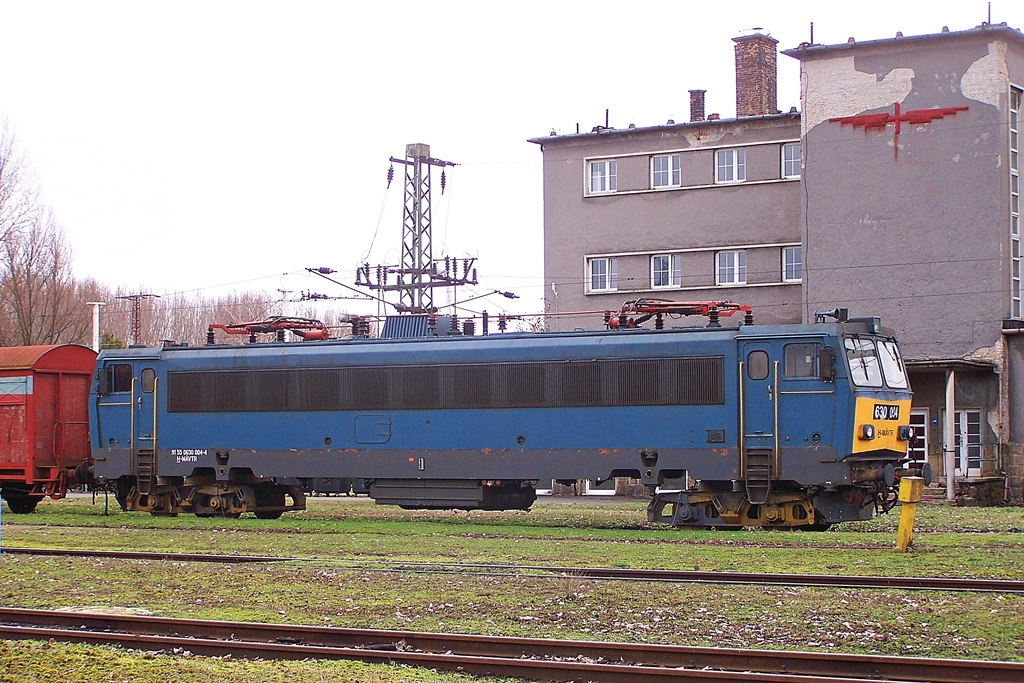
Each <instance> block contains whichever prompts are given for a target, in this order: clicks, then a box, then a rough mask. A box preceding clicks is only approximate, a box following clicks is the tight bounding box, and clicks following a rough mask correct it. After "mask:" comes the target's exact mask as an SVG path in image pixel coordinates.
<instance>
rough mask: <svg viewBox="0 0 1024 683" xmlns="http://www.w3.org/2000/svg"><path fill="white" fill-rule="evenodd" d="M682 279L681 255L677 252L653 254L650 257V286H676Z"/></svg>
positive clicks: (657, 287)
mask: <svg viewBox="0 0 1024 683" xmlns="http://www.w3.org/2000/svg"><path fill="white" fill-rule="evenodd" d="M681 280H682V257H681V256H680V255H679V254H655V255H654V256H652V257H651V287H652V288H654V289H660V288H662V287H678V286H679V285H680V281H681Z"/></svg>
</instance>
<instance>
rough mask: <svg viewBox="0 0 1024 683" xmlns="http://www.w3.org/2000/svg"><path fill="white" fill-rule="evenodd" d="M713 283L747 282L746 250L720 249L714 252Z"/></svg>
mask: <svg viewBox="0 0 1024 683" xmlns="http://www.w3.org/2000/svg"><path fill="white" fill-rule="evenodd" d="M715 284H716V285H745V284H747V252H745V251H720V252H718V253H717V254H715Z"/></svg>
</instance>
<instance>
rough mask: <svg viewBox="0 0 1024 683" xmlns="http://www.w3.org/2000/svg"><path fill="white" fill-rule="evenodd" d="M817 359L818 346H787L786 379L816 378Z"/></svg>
mask: <svg viewBox="0 0 1024 683" xmlns="http://www.w3.org/2000/svg"><path fill="white" fill-rule="evenodd" d="M817 359H818V345H817V344H786V353H785V374H786V377H816V376H817V374H818V373H817Z"/></svg>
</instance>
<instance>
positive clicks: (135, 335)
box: [117, 294, 160, 346]
mask: <svg viewBox="0 0 1024 683" xmlns="http://www.w3.org/2000/svg"><path fill="white" fill-rule="evenodd" d="M117 298H118V299H127V300H129V301H131V302H132V342H131V343H132V346H138V345H139V344H141V343H142V341H141V339H142V300H143V299H159V298H160V295H159V294H128V295H126V296H119V297H117Z"/></svg>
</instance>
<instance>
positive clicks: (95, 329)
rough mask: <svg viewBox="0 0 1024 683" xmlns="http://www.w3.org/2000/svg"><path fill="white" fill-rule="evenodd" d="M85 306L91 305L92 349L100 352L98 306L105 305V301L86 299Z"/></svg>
mask: <svg viewBox="0 0 1024 683" xmlns="http://www.w3.org/2000/svg"><path fill="white" fill-rule="evenodd" d="M85 303H86V305H87V306H92V350H93V351H95V352H96V353H99V352H100V306H106V305H107V303H106V302H105V301H86V302H85Z"/></svg>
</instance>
